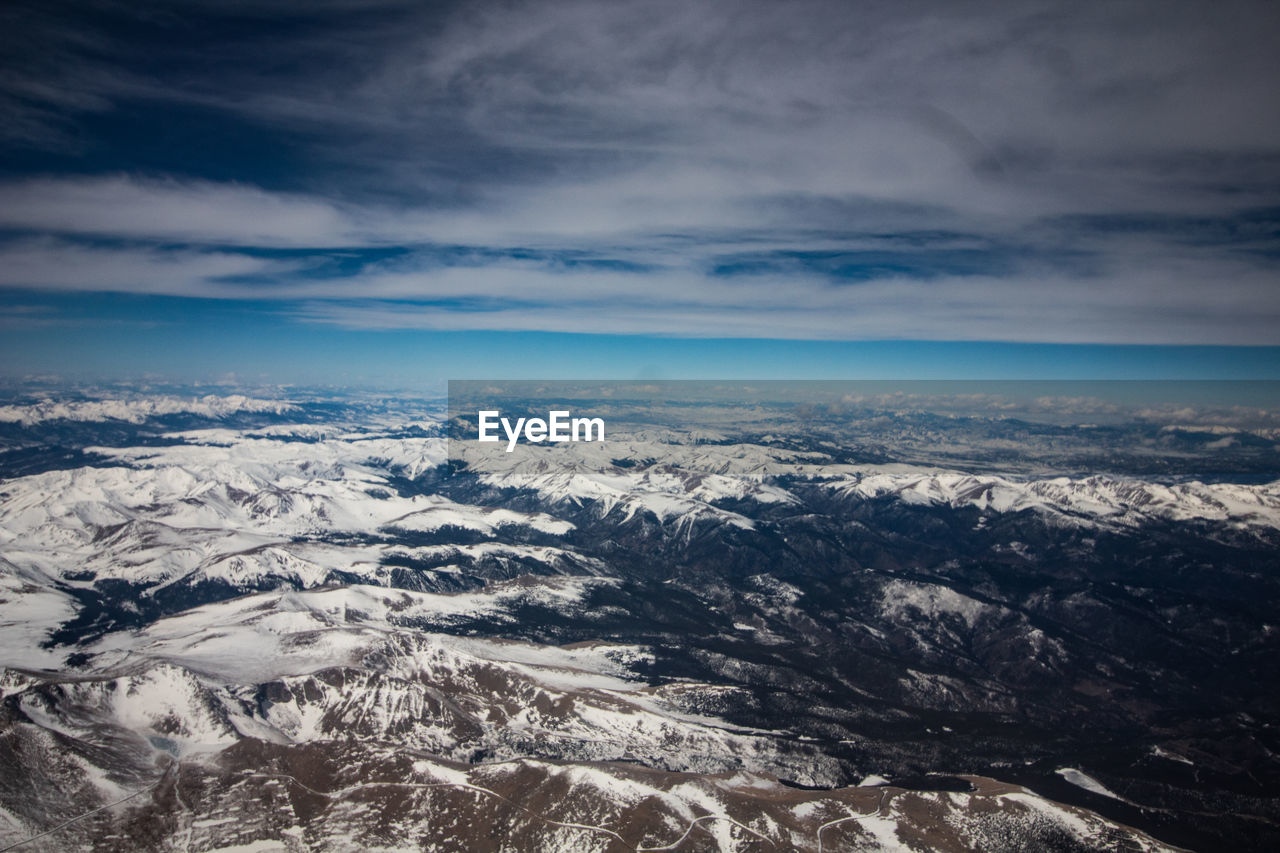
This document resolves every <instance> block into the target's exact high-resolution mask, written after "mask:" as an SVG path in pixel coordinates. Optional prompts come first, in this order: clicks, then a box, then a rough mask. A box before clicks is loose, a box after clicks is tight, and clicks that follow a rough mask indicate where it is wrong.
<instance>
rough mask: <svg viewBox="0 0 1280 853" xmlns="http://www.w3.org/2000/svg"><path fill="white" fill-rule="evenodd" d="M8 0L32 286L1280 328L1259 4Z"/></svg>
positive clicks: (6, 261)
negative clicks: (144, 0) (147, 0)
mask: <svg viewBox="0 0 1280 853" xmlns="http://www.w3.org/2000/svg"><path fill="white" fill-rule="evenodd" d="M8 14H9V15H10V18H11V22H10V23H11V26H10V27H9V28H8V31H9V36H7V38H9V39H10V40H12V41H13V42H14V43H13V44H11V45H8V47H10V48H12V50H10V51H9V56H10V57H11V59H10V60H9V67H8V68H6V69H4V74H3V75H0V104H2V105H3V106H4V108H5V110H6V113H7V114H8V115H9V116H10V119H11V120H10V121H9V122H8V124H7V128H6V132H7V134H8V136H7V137H6V140H5V143H4V144H5V146H6V148H7V149H8V150H10V151H11V152H16V153H15V156H16V162H18V163H19V167H15V168H11V169H9V170H8V171H7V172H6V173H5V176H4V178H3V180H0V229H3V232H2V233H3V234H4V237H3V239H0V286H3V287H5V288H9V289H11V290H12V291H14V292H18V291H21V293H19V294H18V296H20V298H21V301H22V302H23V303H24V304H25V303H30V302H32V300H33V292H34V296H36V297H38V295H39V294H40V293H41V292H47V291H67V290H76V291H94V290H104V291H119V292H129V293H143V294H164V295H170V296H188V297H193V298H202V299H236V300H268V301H272V302H280V303H283V306H284V307H283V309H282V310H283V313H284V315H285V316H289V317H292V318H294V319H295V320H298V321H304V322H323V323H336V324H341V325H345V326H350V327H354V328H424V329H521V330H527V329H540V330H549V331H595V332H612V333H622V334H633V333H645V334H670V335H678V336H692V337H698V336H707V337H766V338H768V337H772V338H792V337H794V338H829V339H880V338H906V339H935V340H938V339H950V340H1027V341H1058V342H1065V341H1073V342H1107V343H1218V344H1223V343H1225V344H1264V345H1275V344H1280V322H1277V321H1280V281H1278V280H1277V265H1276V259H1277V258H1278V257H1280V112H1277V111H1276V110H1274V109H1271V108H1270V104H1271V102H1272V100H1273V91H1272V90H1273V88H1274V83H1275V81H1276V80H1278V79H1280V55H1278V54H1277V52H1276V51H1275V50H1274V45H1275V44H1277V43H1280V13H1277V12H1276V11H1275V9H1274V6H1273V5H1272V4H1264V3H1249V2H1242V3H1238V4H1232V5H1230V6H1229V7H1224V8H1217V9H1214V10H1213V11H1212V14H1210V13H1209V11H1208V10H1207V9H1206V7H1204V6H1203V4H1198V3H1178V2H1172V3H1170V2H1160V3H1154V2H1120V3H1111V4H1102V5H1093V4H1086V5H1082V4H1075V3H1062V2H1041V3H1027V4H1017V5H1010V4H1008V3H997V2H989V3H981V2H961V3H949V4H937V3H911V2H906V3H902V2H895V3H876V2H859V3H844V2H842V3H823V2H795V3H787V4H778V3H764V2H728V1H727V0H719V1H718V2H714V3H703V4H688V3H675V2H649V1H648V0H647V1H646V2H641V3H632V4H611V3H598V2H592V3H584V2H541V3H470V4H460V5H458V6H448V5H444V6H432V7H431V9H429V10H424V9H422V8H421V6H420V5H419V4H413V3H403V4H402V3H394V2H387V3H378V4H365V3H360V4H357V3H344V2H329V3H322V4H313V5H311V6H309V7H308V8H307V9H306V10H305V11H303V10H302V9H301V8H300V7H298V6H296V5H293V4H279V5H275V4H265V5H262V4H253V5H248V4H243V5H241V4H234V3H233V4H216V5H215V4H209V5H205V4H200V3H180V2H169V3H164V4H159V5H155V6H154V7H153V8H151V9H150V10H149V11H148V12H146V13H142V12H136V11H132V12H131V11H128V10H122V9H120V8H118V7H117V6H115V5H114V4H103V5H102V6H100V7H98V6H94V5H92V4H89V5H86V4H77V5H76V6H74V7H71V8H70V10H68V9H59V8H57V7H56V6H49V5H47V4H40V5H36V4H31V5H22V4H18V5H16V6H15V7H14V8H13V10H12V11H10V12H9V13H8ZM211 33H212V34H214V35H216V36H217V38H214V39H210V38H209V35H210V34H211ZM223 143H225V144H223ZM254 146H257V147H256V148H255V147H254ZM33 151H39V152H40V153H39V156H36V155H35V154H33V153H32V152H33ZM19 155H20V156H19ZM24 164H25V165H24ZM15 298H18V297H15Z"/></svg>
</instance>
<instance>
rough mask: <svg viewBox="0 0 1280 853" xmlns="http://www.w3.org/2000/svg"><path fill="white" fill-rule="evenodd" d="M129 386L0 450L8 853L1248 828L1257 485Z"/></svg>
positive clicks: (1254, 814)
mask: <svg viewBox="0 0 1280 853" xmlns="http://www.w3.org/2000/svg"><path fill="white" fill-rule="evenodd" d="M127 402H128V405H127V406H125V408H123V409H122V408H120V405H117V403H120V401H99V402H98V403H94V402H93V401H87V402H86V401H74V402H71V403H63V402H59V401H49V402H48V403H47V404H46V403H40V404H35V408H32V406H31V405H30V404H26V405H25V406H24V407H21V411H19V410H18V409H16V408H15V409H14V411H13V412H11V413H10V414H11V415H12V417H9V418H8V419H9V421H11V423H10V424H9V425H8V426H7V427H5V428H6V429H11V430H16V432H11V433H6V432H4V430H3V429H0V472H5V474H6V476H4V477H3V479H0V664H2V665H3V666H4V667H5V670H4V674H3V676H2V677H0V763H3V765H4V766H5V767H7V768H11V769H13V770H14V771H15V772H12V773H7V774H0V842H4V841H18V840H21V839H23V838H26V837H29V836H32V835H35V834H36V833H38V832H42V831H44V830H47V829H49V828H50V827H53V826H55V825H57V824H58V823H59V822H60V821H62V820H66V819H67V818H68V817H77V819H76V820H75V821H74V823H73V824H71V825H69V826H67V827H66V828H64V829H60V830H58V833H57V834H56V835H54V836H50V837H53V838H57V839H58V844H59V849H110V848H111V845H112V844H114V845H116V846H118V847H124V846H127V845H128V843H132V842H133V841H135V840H136V838H141V837H145V838H146V839H149V840H147V841H145V843H144V844H143V845H142V846H143V847H145V848H147V849H156V850H168V849H188V848H190V849H220V848H230V849H236V845H241V847H242V848H244V847H247V848H248V849H254V848H253V847H252V845H255V844H256V845H259V846H262V845H268V847H269V845H271V844H275V845H277V847H279V848H280V849H290V850H292V849H298V850H302V849H333V850H346V849H376V848H377V845H382V846H383V847H385V848H387V849H398V848H402V847H404V846H406V845H411V846H412V845H416V846H417V847H418V848H420V849H441V850H447V849H475V850H490V849H492V850H499V849H530V850H619V849H719V850H739V849H741V850H750V849H759V848H760V847H762V846H769V844H773V845H774V846H775V847H778V848H779V849H797V850H819V849H823V850H831V849H869V850H871V849H946V850H961V849H991V850H996V849H1030V848H1036V847H1038V848H1039V849H1064V850H1065V849H1166V848H1167V846H1168V844H1169V843H1173V844H1183V845H1189V846H1198V845H1202V844H1204V845H1214V844H1222V843H1230V844H1233V845H1236V846H1238V847H1240V848H1241V849H1247V848H1249V847H1250V845H1251V844H1253V845H1254V847H1255V849H1262V848H1260V847H1257V846H1256V844H1255V841H1256V839H1257V838H1259V837H1260V836H1257V835H1256V829H1257V826H1258V825H1260V824H1262V825H1265V822H1266V821H1270V820H1273V819H1275V820H1277V821H1280V814H1277V808H1276V806H1275V803H1274V802H1273V801H1272V800H1270V799H1268V796H1269V794H1268V792H1269V791H1271V790H1272V786H1273V785H1275V784H1276V783H1277V780H1280V765H1277V764H1276V763H1275V762H1273V761H1272V760H1271V759H1269V758H1268V757H1267V756H1268V755H1269V753H1268V752H1267V747H1266V746H1265V744H1267V743H1268V742H1269V741H1268V738H1269V734H1268V733H1269V732H1270V731H1271V727H1272V726H1274V725H1277V724H1280V707H1278V706H1277V701H1276V694H1275V692H1274V689H1273V688H1271V687H1270V686H1269V685H1270V684H1273V683H1274V682H1275V679H1273V678H1272V676H1277V677H1280V672H1277V671H1276V664H1275V661H1276V660H1277V655H1276V654H1275V653H1276V652H1277V651H1280V648H1277V646H1278V644H1280V636H1277V632H1276V631H1275V630H1274V628H1273V626H1274V625H1275V624H1277V623H1276V621H1275V620H1276V619H1277V618H1280V615H1278V614H1276V613H1275V609H1274V601H1276V600H1280V599H1278V598H1277V596H1280V588H1277V585H1278V584H1280V572H1278V571H1277V567H1276V562H1275V554H1276V553H1277V546H1278V545H1280V481H1274V478H1269V477H1262V476H1257V475H1254V476H1251V477H1247V478H1237V479H1230V478H1226V477H1223V476H1221V475H1215V476H1202V477H1196V476H1185V475H1184V474H1181V473H1180V474H1178V475H1177V476H1165V477H1159V476H1154V475H1151V474H1149V473H1147V474H1144V473H1140V472H1138V471H1137V470H1136V469H1133V468H1128V469H1126V468H1124V466H1123V465H1122V466H1120V469H1119V470H1116V471H1114V472H1110V473H1093V474H1085V475H1082V474H1080V473H1079V472H1078V470H1077V469H1076V468H1073V469H1072V471H1073V472H1074V473H1071V474H1070V475H1062V476H1027V475H1026V474H1025V470H1026V468H1027V467H1028V466H1026V465H1023V464H1021V463H1018V464H1009V465H1007V466H1005V467H1007V469H1008V470H1001V471H1000V472H997V473H993V472H991V471H990V470H984V471H982V472H977V473H975V472H972V471H966V470H960V469H958V468H956V467H950V466H949V465H948V464H945V463H946V462H947V460H948V459H951V458H954V457H955V456H956V455H957V452H956V450H955V448H957V447H959V446H960V445H963V444H964V442H965V439H966V434H965V433H964V432H963V431H962V430H963V429H966V428H970V427H966V426H965V424H964V423H959V422H957V425H956V427H955V429H956V430H957V431H958V432H956V433H955V434H954V435H950V436H949V438H948V444H947V445H946V448H945V451H946V452H945V454H943V453H940V454H939V457H938V458H930V459H922V458H920V454H919V446H920V445H919V442H918V436H919V435H920V432H919V430H915V428H914V427H912V430H914V431H911V432H910V442H907V443H905V444H903V445H902V446H904V447H908V451H904V452H903V454H902V455H903V458H904V459H906V460H909V461H895V460H894V459H893V458H892V456H893V453H892V452H891V451H892V449H893V447H894V444H893V442H894V440H895V439H894V437H893V432H892V424H893V423H896V422H895V421H893V420H892V418H891V417H889V416H886V418H887V419H888V422H889V426H888V427H886V430H887V432H886V436H887V437H886V439H885V444H884V445H883V447H878V449H876V450H875V452H874V453H872V452H870V451H865V450H860V451H857V452H854V451H851V450H849V449H848V448H847V447H846V444H845V439H843V438H842V434H841V433H840V432H839V431H832V430H829V429H826V430H822V429H816V428H810V427H805V428H804V429H802V430H793V431H791V432H788V433H785V434H783V433H782V432H781V431H780V432H779V434H778V435H774V434H764V435H761V434H758V433H751V434H746V433H742V432H740V431H735V430H734V429H733V428H732V424H731V423H730V422H729V421H728V420H727V419H718V420H715V421H714V424H713V428H705V429H703V428H690V429H683V430H677V429H660V428H654V427H651V426H637V427H636V428H634V429H631V430H628V429H625V428H617V429H615V428H613V427H611V433H610V440H609V441H608V442H605V443H603V444H599V443H592V444H578V445H572V446H562V447H556V448H550V447H528V446H521V447H518V448H517V449H516V452H513V453H510V454H508V453H505V452H503V453H491V452H482V451H480V450H477V449H476V448H472V447H467V446H466V445H461V446H460V445H457V444H454V443H451V442H448V441H447V440H446V438H445V437H444V436H443V434H442V430H441V429H440V428H439V425H438V424H437V423H435V422H434V421H432V420H430V419H429V418H424V416H423V415H422V407H414V411H413V412H412V414H410V415H406V416H403V417H400V416H397V414H396V413H395V412H394V411H393V410H390V409H387V410H372V409H370V406H371V405H372V404H369V403H368V402H361V403H360V404H359V406H356V405H355V404H353V405H352V406H351V407H349V408H343V407H342V405H341V404H339V403H335V402H333V401H332V400H329V399H326V400H325V401H324V403H323V404H322V405H321V404H311V403H308V402H307V401H306V400H305V399H299V400H295V401H289V402H287V403H286V402H277V401H271V400H265V401H264V400H253V399H248V398H245V399H239V398H237V399H228V398H201V399H196V400H194V401H192V400H188V399H186V398H173V399H169V398H162V399H158V400H150V401H148V400H147V399H146V398H141V399H139V400H130V401H127ZM121 405H123V404H121ZM757 415H758V413H757ZM173 417H180V418H181V419H182V420H181V421H180V422H175V421H173V420H172V418H173ZM229 418H230V420H229ZM236 419H238V420H236ZM761 422H762V420H761V418H760V417H757V418H756V420H754V421H753V422H752V428H753V429H754V428H758V427H759V426H760V424H761ZM913 423H914V422H913ZM68 424H71V425H72V426H68ZM119 424H124V425H125V426H124V427H120V426H118V425H119ZM983 428H984V429H985V427H983ZM929 429H930V430H934V431H938V430H942V427H941V426H938V425H937V424H933V423H930V425H929ZM42 431H44V432H42ZM1150 432H1151V433H1152V434H1154V435H1155V436H1156V438H1154V439H1152V440H1153V441H1158V440H1159V436H1160V435H1164V434H1165V433H1162V432H1161V431H1160V428H1159V426H1158V425H1155V426H1151V427H1150ZM931 434H932V433H931ZM1090 435H1091V436H1092V435H1093V433H1090ZM1214 435H1216V433H1215V434H1214ZM5 436H11V438H10V439H6V438H5ZM95 436H96V440H90V439H91V438H94V437H95ZM107 439H110V440H109V441H108V440H107ZM6 440H9V441H10V443H9V444H8V445H5V444H4V441H6ZM42 441H47V444H41V442H42ZM975 446H976V447H977V448H978V449H970V450H968V451H966V452H967V453H969V454H970V455H980V454H981V453H983V452H985V453H987V454H988V455H987V456H984V457H983V458H984V459H986V460H987V463H985V467H986V468H987V469H990V468H991V467H998V466H999V465H1000V464H1002V463H1001V460H1003V459H1004V458H1005V457H1004V456H1003V455H1002V454H1006V453H1007V452H1008V449H1009V448H1008V446H1007V444H1004V443H1001V444H999V446H998V447H995V448H994V449H992V448H993V445H991V443H990V442H988V444H986V445H983V444H981V442H978V443H977V445H975ZM53 447H57V448H59V450H58V453H54V452H53V451H52V450H50V449H49V448H53ZM984 447H985V448H987V449H986V450H985V451H984V450H983V448H984ZM886 448H888V449H886ZM1175 449H1176V452H1177V454H1180V455H1178V457H1177V458H1178V459H1179V460H1180V461H1179V463H1178V464H1179V465H1183V466H1184V467H1185V465H1186V459H1185V457H1186V456H1187V454H1188V453H1189V452H1190V451H1187V449H1186V448H1185V447H1183V446H1181V445H1179V447H1178V448H1175ZM1122 451H1123V448H1118V449H1115V450H1114V458H1116V459H1120V460H1124V459H1128V458H1130V457H1128V456H1125V455H1124V453H1123V452H1122ZM1255 451H1256V448H1251V447H1245V448H1244V449H1243V450H1241V449H1240V448H1235V449H1232V448H1225V449H1224V448H1216V447H1215V448H1209V449H1208V450H1204V451H1203V452H1204V453H1205V454H1221V453H1224V452H1225V453H1237V454H1244V455H1242V456H1238V458H1237V457H1232V458H1233V459H1236V462H1233V463H1232V464H1244V463H1243V462H1240V460H1241V459H1244V460H1246V461H1247V459H1248V458H1252V457H1249V456H1248V454H1249V453H1255ZM1109 452H1110V451H1109ZM1154 452H1155V451H1153V450H1151V446H1149V445H1143V453H1145V454H1147V456H1150V455H1151V454H1153V453H1154ZM1258 452H1260V451H1258ZM42 453H43V454H44V455H43V456H42V455H41V454H42ZM864 456H874V457H876V458H874V459H869V458H862V457H864ZM944 456H945V457H946V458H943V457H944ZM1089 458H1090V459H1092V458H1093V457H1092V456H1091V457H1089ZM1209 458H1211V459H1212V460H1218V458H1219V457H1218V456H1217V455H1212V456H1211V457H1209ZM1143 459H1144V460H1145V459H1146V457H1145V456H1144V457H1143ZM1082 464H1083V463H1082ZM1148 464H1149V463H1148V462H1147V461H1143V462H1142V465H1144V466H1146V465H1148ZM1218 467H1222V466H1220V465H1219V466H1218ZM1180 470H1181V469H1180ZM1206 470H1209V469H1206ZM1066 771H1070V772H1066ZM875 778H880V779H881V780H882V781H886V782H888V783H891V784H887V785H885V786H881V787H859V786H858V785H857V783H858V782H859V781H861V780H863V779H875ZM1205 778H1209V779H1210V780H1211V781H1210V782H1208V783H1205V782H1204V781H1203V780H1204V779H1205ZM1082 779H1083V780H1090V781H1089V784H1081V782H1080V780H1082ZM997 780H1000V781H997ZM799 786H809V787H799ZM815 786H821V787H815ZM1033 791H1034V793H1033ZM1100 792H1106V793H1100ZM1116 792H1122V793H1116ZM1224 792H1225V793H1224ZM1233 792H1234V793H1233ZM126 797H128V798H129V799H128V800H127V801H126V802H124V803H122V804H120V805H119V806H114V807H112V808H108V809H104V810H103V811H102V812H93V811H92V810H93V809H96V808H98V807H99V806H103V805H106V804H109V803H112V802H114V801H116V800H121V799H124V798H126ZM1066 803H1070V805H1067V804H1066ZM1235 813H1239V814H1245V815H1249V817H1242V818H1239V819H1236V818H1232V817H1220V816H1221V815H1224V814H1225V815H1231V814H1235ZM1213 815H1218V817H1214V816H1213ZM1131 825H1136V826H1138V827H1139V828H1140V830H1141V831H1140V830H1139V829H1133V828H1131ZM495 826H502V827H509V829H506V830H504V831H496V830H493V829H492V827H495ZM504 832H505V834H504ZM138 833H141V835H138ZM1148 833H1149V834H1148ZM1250 833H1254V834H1253V835H1251V834H1250ZM1264 835H1265V833H1264ZM1153 836H1154V837H1155V838H1161V839H1162V842H1157V841H1154V840H1153ZM124 839H129V841H126V840H124ZM370 839H373V840H372V841H370ZM1251 839H1253V840H1251ZM460 845H461V846H460ZM263 849H268V848H267V847H264V848H263ZM270 849H276V848H270Z"/></svg>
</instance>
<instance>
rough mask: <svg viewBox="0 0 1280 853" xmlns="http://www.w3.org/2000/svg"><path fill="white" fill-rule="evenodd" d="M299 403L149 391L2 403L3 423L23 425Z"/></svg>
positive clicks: (274, 408) (282, 408) (136, 419)
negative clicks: (128, 396) (143, 394)
mask: <svg viewBox="0 0 1280 853" xmlns="http://www.w3.org/2000/svg"><path fill="white" fill-rule="evenodd" d="M297 408H298V407H297V406H296V405H294V404H293V403H290V402H286V401H281V400H257V399H253V398H251V397H245V396H243V395H241V394H232V395H229V396H225V397H220V396H217V395H214V394H206V395H205V396H203V397H176V396H170V395H148V396H146V397H138V398H135V399H127V400H126V399H106V400H84V401H58V400H42V401H40V402H39V403H33V404H30V405H9V406H0V423H18V424H22V425H23V426H32V425H34V424H40V423H44V422H45V421H53V420H70V421H126V422H128V423H134V424H140V423H143V422H144V421H146V420H148V419H150V418H154V417H161V416H164V415H178V414H192V415H201V416H203V417H207V418H224V417H226V416H227V415H231V414H235V413H237V412H270V413H273V414H281V413H284V412H288V411H291V410H294V409H297Z"/></svg>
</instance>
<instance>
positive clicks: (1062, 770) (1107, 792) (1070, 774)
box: [1053, 767, 1124, 802]
mask: <svg viewBox="0 0 1280 853" xmlns="http://www.w3.org/2000/svg"><path fill="white" fill-rule="evenodd" d="M1053 772H1054V773H1057V774H1058V775H1059V776H1061V777H1062V778H1063V779H1066V780H1067V781H1068V782H1070V783H1071V784H1072V785H1075V786H1076V787H1077V788H1084V789H1085V790H1086V791H1090V792H1092V793H1094V794H1101V795H1102V796H1104V797H1110V798H1111V799H1113V800H1120V801H1121V802H1124V797H1121V796H1120V795H1119V794H1117V793H1116V792H1115V791H1112V790H1111V789H1110V788H1108V787H1107V786H1106V785H1103V784H1102V783H1101V782H1099V781H1098V780H1097V779H1095V778H1093V777H1092V776H1090V775H1089V774H1087V773H1085V772H1084V771H1082V770H1077V769H1075V768H1074V767H1059V768H1058V769H1057V770H1055V771H1053Z"/></svg>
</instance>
